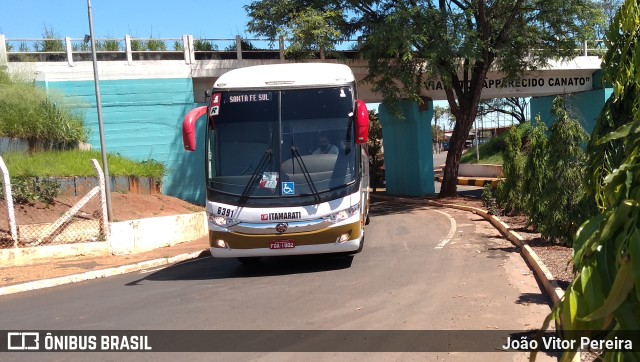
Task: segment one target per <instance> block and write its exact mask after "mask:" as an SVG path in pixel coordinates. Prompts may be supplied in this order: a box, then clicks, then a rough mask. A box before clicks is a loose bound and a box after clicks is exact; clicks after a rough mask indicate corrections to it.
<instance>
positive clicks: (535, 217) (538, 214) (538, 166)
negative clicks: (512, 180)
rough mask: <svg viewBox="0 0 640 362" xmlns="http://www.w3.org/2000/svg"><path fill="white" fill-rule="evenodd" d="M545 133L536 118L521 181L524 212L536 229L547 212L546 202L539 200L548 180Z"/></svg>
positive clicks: (541, 124) (542, 124)
mask: <svg viewBox="0 0 640 362" xmlns="http://www.w3.org/2000/svg"><path fill="white" fill-rule="evenodd" d="M547 132H548V129H547V126H546V125H545V124H544V122H542V121H541V120H540V117H537V118H536V125H535V126H534V127H533V128H532V130H531V135H530V137H529V147H528V150H527V156H526V161H525V168H524V170H525V171H524V175H523V180H522V182H523V185H522V189H523V192H524V200H523V201H524V212H525V214H526V215H527V217H528V219H529V222H530V223H531V224H532V225H533V226H534V227H538V225H540V224H541V223H543V222H544V215H545V214H546V212H547V204H546V200H543V199H542V198H541V195H542V194H544V192H545V189H546V186H547V182H548V181H549V179H550V177H549V171H548V170H547V162H548V161H547V159H548V155H549V140H548V138H547V137H548V135H547Z"/></svg>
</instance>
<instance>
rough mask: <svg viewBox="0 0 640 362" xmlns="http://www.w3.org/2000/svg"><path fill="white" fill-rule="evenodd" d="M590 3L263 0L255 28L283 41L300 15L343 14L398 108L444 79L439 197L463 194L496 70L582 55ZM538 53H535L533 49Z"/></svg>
mask: <svg viewBox="0 0 640 362" xmlns="http://www.w3.org/2000/svg"><path fill="white" fill-rule="evenodd" d="M591 5H592V2H591V0H516V1H512V0H494V1H484V0H438V1H436V0H324V1H323V0H285V1H279V0H256V1H254V2H252V3H251V4H250V5H248V6H247V7H246V10H247V12H248V14H249V16H250V17H251V19H252V20H251V22H250V23H249V24H248V27H249V29H248V30H249V31H251V32H254V33H256V34H258V35H263V36H269V37H272V38H275V36H276V35H277V34H279V33H278V31H279V29H284V28H287V27H290V26H291V20H292V19H294V18H295V17H296V14H298V13H300V12H301V11H303V10H305V9H308V8H314V9H316V10H318V11H323V12H337V11H339V10H340V9H341V10H342V20H341V22H340V23H335V26H336V28H339V30H340V31H341V32H342V34H344V35H345V36H351V35H362V36H364V37H365V38H366V41H365V44H364V47H363V54H364V56H365V58H366V59H368V62H369V73H368V75H367V77H366V80H367V81H368V82H369V83H370V84H372V87H373V89H374V91H376V92H378V93H379V94H383V95H384V97H385V101H384V102H385V103H387V104H388V105H390V107H391V109H395V105H396V104H397V102H398V101H399V100H402V99H410V100H414V101H416V102H422V98H421V96H422V95H424V94H425V92H424V84H425V82H427V81H431V80H435V79H439V80H441V81H442V83H443V88H444V91H445V93H446V97H447V101H448V103H449V108H450V111H451V114H452V116H453V118H455V121H456V122H455V127H454V130H453V134H452V136H451V140H450V142H449V152H448V154H447V161H446V167H445V170H444V180H443V183H442V187H441V190H440V196H443V197H448V196H455V195H456V179H457V176H458V166H459V164H460V157H461V155H462V151H463V148H464V143H465V140H466V138H467V135H468V134H469V131H470V130H471V127H472V125H473V121H474V120H475V118H476V114H477V109H478V105H479V104H480V96H481V94H482V91H483V87H484V81H485V79H486V76H487V73H488V72H489V69H497V70H500V71H502V72H503V73H504V76H505V77H506V78H516V77H518V76H519V75H521V74H523V72H524V71H525V70H527V69H529V70H533V69H536V68H538V67H540V66H543V65H545V64H546V63H547V62H548V60H549V59H552V58H568V57H572V56H575V55H576V54H577V53H576V48H578V47H579V44H582V42H583V41H584V40H585V39H586V37H588V36H589V35H590V34H593V27H592V26H591V25H589V24H585V19H587V20H588V19H596V18H602V17H595V16H594V15H593V12H594V11H600V10H598V8H596V7H593V6H591ZM534 49H535V51H532V50H534Z"/></svg>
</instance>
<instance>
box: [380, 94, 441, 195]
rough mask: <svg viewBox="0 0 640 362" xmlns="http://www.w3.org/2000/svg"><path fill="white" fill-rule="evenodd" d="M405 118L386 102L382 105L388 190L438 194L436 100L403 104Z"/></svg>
mask: <svg viewBox="0 0 640 362" xmlns="http://www.w3.org/2000/svg"><path fill="white" fill-rule="evenodd" d="M399 109H400V112H401V113H402V116H404V117H401V118H398V117H396V116H394V115H393V114H392V112H390V111H389V109H388V108H387V107H385V106H384V105H380V107H379V108H378V118H379V119H380V124H381V125H382V139H383V142H384V167H385V178H386V181H387V193H389V194H392V195H401V196H424V195H429V194H434V193H435V188H434V178H433V150H432V144H431V120H432V118H433V101H431V100H425V103H424V104H423V105H422V106H420V107H419V106H418V104H417V103H416V102H412V101H402V102H400V104H399Z"/></svg>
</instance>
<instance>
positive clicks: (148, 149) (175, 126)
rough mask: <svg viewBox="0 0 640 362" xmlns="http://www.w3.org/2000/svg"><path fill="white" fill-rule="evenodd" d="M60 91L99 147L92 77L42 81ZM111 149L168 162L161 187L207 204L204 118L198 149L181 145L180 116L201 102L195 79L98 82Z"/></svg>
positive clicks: (50, 87)
mask: <svg viewBox="0 0 640 362" xmlns="http://www.w3.org/2000/svg"><path fill="white" fill-rule="evenodd" d="M37 84H38V85H39V86H40V87H43V88H45V89H46V90H47V92H49V93H52V92H53V93H59V94H60V93H61V94H63V95H64V96H65V98H66V99H67V100H69V102H70V103H71V104H72V106H73V107H74V108H75V109H77V110H78V111H80V112H81V114H82V115H83V116H84V119H85V123H86V125H87V126H88V127H89V129H90V134H89V143H90V144H91V146H92V148H93V149H96V150H99V149H100V135H99V128H98V116H97V111H96V99H95V88H94V83H93V81H63V82H46V83H45V82H38V83H37ZM100 94H101V99H102V113H103V123H104V134H105V143H106V148H107V152H109V153H118V154H120V155H122V156H125V157H128V158H131V159H134V160H136V161H145V160H156V161H158V162H161V163H163V164H164V165H165V166H166V167H167V175H166V176H165V177H164V180H163V185H162V192H163V193H164V194H166V195H171V196H175V197H178V198H181V199H183V200H187V201H189V202H192V203H197V204H204V201H205V192H204V123H205V122H202V121H201V122H199V128H198V132H197V137H198V138H197V144H198V146H199V149H198V151H196V152H193V153H188V152H186V151H184V148H183V146H182V118H183V117H184V115H185V114H186V113H187V112H188V111H189V110H191V109H192V108H194V107H195V106H197V105H196V104H194V103H193V102H194V101H193V84H192V81H191V79H189V78H185V79H135V80H103V81H100Z"/></svg>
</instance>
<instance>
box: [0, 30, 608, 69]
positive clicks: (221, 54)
mask: <svg viewBox="0 0 640 362" xmlns="http://www.w3.org/2000/svg"><path fill="white" fill-rule="evenodd" d="M362 42H363V40H362V38H359V39H355V40H354V39H346V40H343V41H341V42H340V43H339V44H338V46H336V51H333V52H327V53H326V54H320V53H319V52H316V53H304V54H301V53H298V54H296V53H293V52H290V51H288V50H290V48H289V45H290V41H288V40H287V39H284V38H282V37H281V38H280V39H278V40H277V41H275V42H272V41H270V40H268V39H243V38H242V37H240V36H236V37H235V38H219V39H217V38H194V37H193V36H192V35H183V36H182V37H181V38H133V37H131V36H129V35H125V36H124V38H101V39H96V56H97V59H98V60H99V61H127V62H129V63H131V62H134V61H141V60H184V61H185V62H186V63H187V64H192V63H195V62H196V61H199V60H207V59H281V60H284V59H295V58H301V57H306V58H309V57H310V58H317V59H321V58H322V56H323V55H324V56H325V57H326V58H329V59H331V58H334V59H358V58H361V54H360V52H359V49H361V48H362ZM605 51H606V49H605V46H604V41H603V40H589V41H585V42H584V46H583V47H582V48H581V49H576V53H577V54H580V55H585V56H588V55H591V56H602V55H603V54H604V52H605ZM91 59H92V58H91V43H90V39H89V38H88V37H85V38H82V39H78V38H70V37H65V38H61V39H42V38H40V39H28V38H25V39H20V38H18V39H7V38H5V36H4V35H2V34H0V65H2V64H6V63H8V62H67V63H68V64H69V65H73V63H74V62H76V61H90V60H91Z"/></svg>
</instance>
